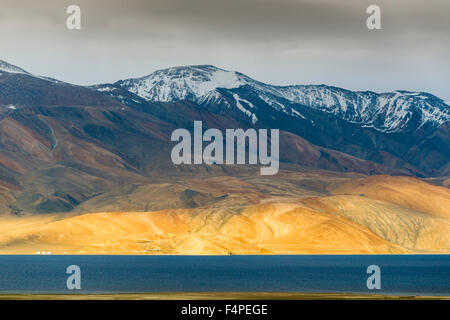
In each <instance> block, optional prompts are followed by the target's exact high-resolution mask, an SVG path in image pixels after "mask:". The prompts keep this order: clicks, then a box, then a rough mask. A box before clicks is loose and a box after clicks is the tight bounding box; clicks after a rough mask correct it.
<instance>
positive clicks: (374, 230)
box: [0, 171, 450, 255]
mask: <svg viewBox="0 0 450 320" xmlns="http://www.w3.org/2000/svg"><path fill="white" fill-rule="evenodd" d="M115 208H122V210H120V211H118V210H115ZM449 208H450V190H449V189H448V188H447V187H444V186H437V185H433V184H430V183H428V182H424V181H423V180H419V179H417V178H411V177H392V176H384V175H381V176H370V177H366V176H364V175H362V174H345V173H341V174H337V173H331V172H325V171H310V172H291V171H282V172H280V173H279V174H278V175H277V176H276V178H274V177H269V178H267V177H261V176H257V175H253V174H243V175H240V176H236V177H230V176H211V175H207V176H197V177H191V178H189V179H182V180H177V179H176V178H172V181H170V182H169V181H166V182H162V181H158V182H155V183H153V184H142V185H133V186H128V187H126V188H122V189H118V190H117V191H115V192H111V193H108V194H104V195H102V196H100V197H97V198H95V199H93V200H92V201H87V202H85V203H84V204H83V205H82V206H80V207H79V208H77V210H76V211H74V212H70V213H66V214H41V215H29V216H22V217H14V216H9V215H5V216H2V217H1V218H0V254H34V253H37V252H51V253H53V254H192V255H202V254H219V255H220V254H230V253H232V254H402V253H405V254H408V253H450V211H449ZM123 209H126V210H123ZM86 212H89V213H86Z"/></svg>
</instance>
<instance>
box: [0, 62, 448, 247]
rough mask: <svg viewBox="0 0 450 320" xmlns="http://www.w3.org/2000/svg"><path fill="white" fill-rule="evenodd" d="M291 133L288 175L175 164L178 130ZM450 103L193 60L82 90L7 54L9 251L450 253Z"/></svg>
mask: <svg viewBox="0 0 450 320" xmlns="http://www.w3.org/2000/svg"><path fill="white" fill-rule="evenodd" d="M196 120H201V121H202V122H203V128H204V129H207V128H218V129H221V130H225V129H228V128H229V129H236V128H243V129H246V128H255V129H259V128H273V129H280V141H279V142H280V162H281V163H280V171H279V172H278V174H277V175H274V176H261V175H260V174H259V166H251V165H217V164H214V165H180V166H176V165H174V164H172V162H171V157H170V154H171V150H172V147H173V146H174V144H175V143H172V142H171V141H170V137H171V133H172V132H173V131H174V130H175V129H178V128H186V129H188V130H191V131H192V130H193V122H194V121H196ZM449 129H450V121H449V106H448V105H447V104H446V103H445V102H444V101H443V100H442V99H439V98H438V97H435V96H433V95H431V94H429V93H425V92H407V91H403V90H397V91H393V92H390V93H375V92H370V91H365V92H353V91H349V90H345V89H341V88H336V87H331V86H326V85H317V86H315V85H293V86H274V85H269V84H265V83H263V82H260V81H257V80H254V79H252V78H250V77H248V76H246V75H244V74H242V73H239V72H234V71H226V70H222V69H219V68H216V67H214V66H208V65H202V66H185V67H175V68H169V69H164V70H159V71H156V72H154V73H152V74H150V75H148V76H145V77H141V78H130V79H125V80H120V81H117V82H115V83H107V84H98V85H94V86H78V85H73V84H70V83H66V82H64V81H60V80H57V79H52V78H49V77H45V76H38V75H34V74H32V73H30V72H27V71H25V70H24V69H22V68H20V67H17V66H14V65H11V64H9V63H7V62H4V61H0V231H1V232H0V254H34V253H36V252H53V253H57V254H229V253H230V252H231V253H238V254H318V253H320V254H330V253H331V254H358V253H360V254H371V253H379V254H391V253H397V254H398V253H448V252H450V220H449V219H450V212H449V211H448V208H449V206H450V191H449V187H450V179H449V178H448V176H449V175H450V166H449V159H450V141H449V139H450V135H449Z"/></svg>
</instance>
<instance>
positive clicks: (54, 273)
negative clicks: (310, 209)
mask: <svg viewBox="0 0 450 320" xmlns="http://www.w3.org/2000/svg"><path fill="white" fill-rule="evenodd" d="M69 265H78V266H79V267H80V269H81V287H82V289H81V290H72V291H70V290H68V289H67V287H66V280H67V278H68V277H69V275H68V274H66V268H67V267H68V266H69ZM369 265H378V266H379V267H380V268H381V290H369V289H367V286H366V280H367V278H368V277H369V276H370V275H368V274H367V273H366V269H367V267H368V266H369ZM183 291H185V292H214V291H217V292H238V291H244V292H245V291H246V292H262V291H264V292H347V293H378V294H402V295H446V296H450V255H393V256H392V255H389V256H388V255H357V256H356V255H355V256H349V255H314V256H312V255H298V256H53V255H49V256H38V255H36V256H1V255H0V293H144V292H183Z"/></svg>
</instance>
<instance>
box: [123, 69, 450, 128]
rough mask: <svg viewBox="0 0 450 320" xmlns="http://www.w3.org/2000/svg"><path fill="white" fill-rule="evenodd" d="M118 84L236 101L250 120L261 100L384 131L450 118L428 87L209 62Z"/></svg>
mask: <svg viewBox="0 0 450 320" xmlns="http://www.w3.org/2000/svg"><path fill="white" fill-rule="evenodd" d="M116 85H118V86H120V87H122V88H124V89H126V90H128V91H130V92H132V93H134V94H136V95H137V96H139V97H141V98H144V99H146V100H147V101H152V102H155V101H160V102H175V101H181V100H187V101H191V102H194V103H197V104H199V105H211V104H216V105H221V106H224V107H233V106H234V107H236V108H237V109H238V110H240V111H241V112H242V113H243V114H245V115H246V116H248V117H249V119H251V121H252V122H253V123H255V122H257V121H258V108H259V107H260V106H261V104H266V105H269V106H270V107H272V108H274V109H275V110H277V111H279V112H284V113H286V114H288V115H289V116H292V117H297V118H304V116H303V115H302V113H301V110H300V108H299V106H306V107H308V108H312V109H316V110H321V111H324V112H326V113H330V114H333V115H335V116H337V117H339V118H341V119H344V120H346V121H349V122H352V123H357V124H361V125H363V126H366V127H373V128H374V129H376V130H379V131H383V132H400V131H406V130H407V129H411V127H413V128H414V129H417V128H420V127H422V126H424V125H431V126H433V127H439V126H440V125H442V124H443V123H445V122H447V121H449V120H450V114H449V106H448V105H447V104H446V103H445V102H444V101H443V100H441V99H439V98H437V97H435V96H433V95H431V94H428V93H423V92H408V91H394V92H388V93H381V94H378V93H375V92H370V91H364V92H353V91H349V90H345V89H341V88H337V87H331V86H325V85H293V86H275V85H269V84H265V83H262V82H260V81H256V80H254V79H252V78H250V77H248V76H246V75H244V74H242V73H239V72H235V71H227V70H223V69H219V68H217V67H214V66H210V65H199V66H186V67H174V68H169V69H164V70H159V71H156V72H154V73H152V74H150V75H148V76H145V77H141V78H135V79H127V80H122V81H118V82H117V83H116ZM238 89H239V90H238Z"/></svg>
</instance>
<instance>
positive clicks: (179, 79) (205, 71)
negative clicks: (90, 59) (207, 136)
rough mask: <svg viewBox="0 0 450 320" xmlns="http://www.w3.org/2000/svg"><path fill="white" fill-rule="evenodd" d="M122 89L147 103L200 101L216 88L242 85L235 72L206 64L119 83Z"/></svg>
mask: <svg viewBox="0 0 450 320" xmlns="http://www.w3.org/2000/svg"><path fill="white" fill-rule="evenodd" d="M118 84H119V85H120V86H122V87H123V88H125V89H127V90H129V91H131V92H133V93H134V94H137V95H138V96H140V97H142V98H144V99H146V100H151V101H162V102H171V101H174V100H189V101H192V102H200V101H202V100H205V99H206V96H210V97H211V96H213V95H216V94H215V93H214V94H212V95H211V92H213V91H215V90H216V89H218V88H225V89H233V88H238V87H239V86H241V85H242V84H245V81H244V80H243V77H242V76H240V75H239V74H238V73H237V72H235V71H226V70H223V69H220V68H217V67H214V66H210V65H199V66H187V67H174V68H169V69H164V70H158V71H156V72H154V73H152V74H150V75H149V76H145V77H142V78H137V79H127V80H123V81H119V82H118Z"/></svg>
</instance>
